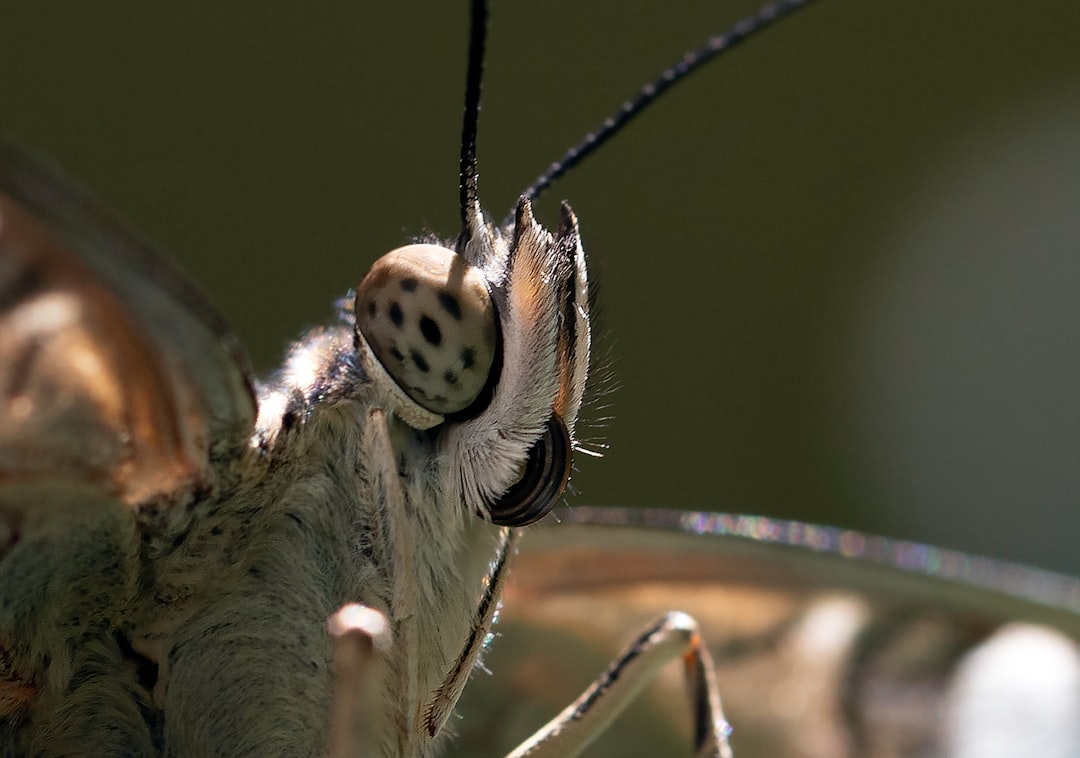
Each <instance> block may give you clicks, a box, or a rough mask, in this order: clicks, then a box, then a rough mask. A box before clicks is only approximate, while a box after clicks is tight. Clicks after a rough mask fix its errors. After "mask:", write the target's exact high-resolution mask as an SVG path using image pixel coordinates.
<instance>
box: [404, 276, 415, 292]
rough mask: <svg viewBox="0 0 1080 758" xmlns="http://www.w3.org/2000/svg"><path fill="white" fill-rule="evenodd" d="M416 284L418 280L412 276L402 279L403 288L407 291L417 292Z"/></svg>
mask: <svg viewBox="0 0 1080 758" xmlns="http://www.w3.org/2000/svg"><path fill="white" fill-rule="evenodd" d="M416 285H417V281H416V280H415V279H413V278H412V277H411V276H407V277H405V278H404V279H402V280H401V289H403V290H405V291H406V292H415V291H416Z"/></svg>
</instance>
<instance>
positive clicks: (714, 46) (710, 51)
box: [503, 0, 813, 226]
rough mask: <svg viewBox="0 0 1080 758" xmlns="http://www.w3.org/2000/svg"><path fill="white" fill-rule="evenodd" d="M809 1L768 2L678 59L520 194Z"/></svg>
mask: <svg viewBox="0 0 1080 758" xmlns="http://www.w3.org/2000/svg"><path fill="white" fill-rule="evenodd" d="M811 2H813V0H779V1H778V2H774V3H769V4H768V5H765V6H762V7H761V8H759V9H758V11H757V12H756V13H754V14H753V15H752V16H747V17H746V18H744V19H742V20H741V21H739V22H738V23H736V24H735V26H733V27H732V28H731V31H729V32H727V33H725V34H720V35H717V36H715V37H710V38H709V40H708V41H707V42H706V43H705V44H704V45H703V46H702V47H701V48H700V49H699V50H696V51H694V52H692V53H687V54H686V55H684V56H683V58H682V60H680V61H679V62H678V63H676V64H675V65H674V66H672V67H671V68H669V69H667V70H665V71H664V73H662V74H660V76H658V77H657V78H656V79H655V80H654V81H652V82H650V83H649V84H646V85H645V86H644V87H642V88H641V91H640V92H638V94H637V96H636V97H634V98H633V99H632V100H627V101H626V102H625V103H623V105H622V108H620V109H619V111H618V113H616V114H615V115H613V116H610V117H609V118H607V119H606V120H605V121H604V123H603V124H602V125H601V126H600V128H599V129H597V130H596V131H593V132H590V133H589V134H587V135H585V138H584V139H583V140H581V142H579V143H578V144H576V145H574V146H573V147H572V148H570V149H569V150H567V151H566V154H565V155H563V156H562V157H561V158H559V160H557V161H555V162H554V163H552V164H551V166H550V167H549V168H548V170H547V171H545V172H544V173H543V174H541V175H540V176H538V177H537V178H536V181H534V182H533V183H532V184H530V185H529V187H528V188H527V189H526V190H525V191H524V192H522V193H521V194H522V195H523V196H524V197H527V198H529V199H530V200H535V199H536V198H538V197H539V196H540V195H541V194H543V193H544V191H545V190H547V189H548V188H549V187H551V185H552V184H554V183H555V181H556V180H557V179H558V178H559V177H561V176H562V175H563V174H565V173H566V172H567V171H569V170H570V169H572V168H573V167H574V166H576V165H577V164H579V163H581V161H583V160H584V159H585V157H586V156H587V155H588V154H589V153H591V152H593V151H594V150H596V148H598V147H600V145H602V144H604V143H605V142H607V141H608V140H609V139H611V138H612V137H613V136H615V134H616V133H618V132H620V131H622V129H623V128H624V127H625V126H626V125H627V124H629V123H630V122H631V121H632V120H633V119H634V118H636V117H637V116H640V115H641V112H642V111H644V110H645V109H646V108H648V107H649V106H650V105H652V104H653V103H655V102H656V101H657V100H658V99H659V98H660V96H661V95H663V94H664V93H665V92H667V91H668V90H669V89H671V87H672V86H674V85H675V84H678V83H679V82H681V81H683V80H684V79H686V77H688V76H689V75H690V74H692V73H694V72H695V71H697V70H698V69H699V68H701V67H702V66H704V65H705V64H706V63H708V62H709V61H711V60H713V59H714V58H716V57H717V56H719V55H720V54H721V53H723V52H726V51H728V50H731V49H732V48H733V47H735V46H737V45H738V44H739V43H740V42H743V41H745V40H746V39H748V38H749V37H751V36H752V35H753V34H754V33H756V32H759V31H761V30H763V29H765V28H766V27H768V26H771V25H772V24H773V23H775V22H776V21H779V20H780V19H782V18H784V17H785V16H788V15H790V14H791V13H793V12H795V11H797V10H799V9H800V8H802V7H804V6H806V5H809V4H810V3H811ZM512 219H513V214H511V215H510V216H508V217H507V218H506V219H505V220H504V221H503V225H504V226H505V225H508V224H509V223H510V222H511V221H512Z"/></svg>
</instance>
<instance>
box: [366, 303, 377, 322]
mask: <svg viewBox="0 0 1080 758" xmlns="http://www.w3.org/2000/svg"><path fill="white" fill-rule="evenodd" d="M367 312H368V315H369V316H371V317H372V318H375V314H376V313H377V312H378V308H377V307H376V306H375V301H374V300H368V304H367Z"/></svg>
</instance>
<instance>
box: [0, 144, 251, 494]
mask: <svg viewBox="0 0 1080 758" xmlns="http://www.w3.org/2000/svg"><path fill="white" fill-rule="evenodd" d="M254 414H255V404H254V396H253V392H252V388H251V382H250V379H249V371H248V364H247V359H246V356H245V354H244V351H243V349H242V348H241V346H240V344H239V342H238V341H237V340H236V338H235V337H234V336H233V335H232V334H231V333H230V332H229V330H228V329H227V327H226V325H225V323H224V321H223V320H222V318H221V317H220V316H219V315H218V314H217V313H216V312H215V311H214V310H213V309H212V308H211V307H210V306H209V304H208V303H207V302H206V300H205V299H204V298H203V296H202V295H201V294H200V293H199V291H198V290H197V289H196V288H195V287H194V286H193V285H192V284H191V283H190V282H189V281H188V280H187V279H186V278H185V277H184V276H183V274H182V273H181V272H180V271H179V270H178V269H177V268H176V267H175V266H174V265H173V264H172V263H171V262H170V261H169V260H167V259H166V258H165V257H163V256H162V255H161V254H159V253H158V252H157V251H155V250H154V249H153V248H152V247H150V246H149V245H147V244H146V243H144V242H143V241H141V240H140V239H138V238H137V237H136V236H135V235H134V234H133V233H132V232H130V231H129V230H128V229H127V227H126V225H125V224H124V223H123V221H122V220H121V219H120V218H118V217H117V216H115V215H114V214H112V213H111V212H110V211H109V210H107V209H106V208H105V207H104V206H102V205H101V204H100V203H98V202H97V201H95V200H94V199H93V198H92V197H91V196H90V195H89V194H88V193H86V192H85V191H84V190H82V189H80V188H79V187H77V186H76V185H75V184H73V183H72V182H71V181H69V180H68V179H66V178H65V177H63V176H62V175H61V174H60V172H58V171H57V170H56V169H55V168H54V167H53V166H51V165H49V164H48V163H47V162H46V161H45V160H44V159H41V158H39V157H37V156H34V155H32V154H31V153H29V152H27V151H25V150H23V149H21V148H18V147H16V146H13V145H10V144H7V143H3V142H0V487H2V488H5V489H8V490H9V491H10V488H12V487H14V488H25V487H26V486H28V485H29V486H36V485H37V484H49V485H53V484H55V483H57V482H70V483H76V484H80V485H85V484H88V485H91V486H92V487H94V488H96V489H100V490H102V491H104V492H105V493H107V494H109V495H112V496H115V497H117V498H119V499H121V500H123V501H124V502H126V503H128V504H129V505H135V504H146V503H155V502H156V503H162V502H170V501H177V500H183V499H184V498H186V497H188V496H189V495H190V494H191V493H193V492H196V491H199V490H200V489H205V488H207V487H210V486H213V484H214V482H215V477H216V474H217V473H218V472H217V471H216V470H215V467H216V466H217V464H218V463H220V462H223V461H228V460H231V459H232V457H234V456H235V455H236V453H237V451H238V450H239V449H240V448H241V446H242V445H243V444H244V443H245V442H246V440H247V439H248V437H249V435H250V431H251V428H252V425H253V423H254ZM17 499H18V498H16V500H17ZM9 501H10V499H9ZM16 508H17V507H16Z"/></svg>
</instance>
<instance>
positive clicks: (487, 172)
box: [283, 105, 700, 649]
mask: <svg viewBox="0 0 1080 758" xmlns="http://www.w3.org/2000/svg"><path fill="white" fill-rule="evenodd" d="M489 107H490V105H489ZM491 173H493V172H492V171H491V170H490V169H487V170H486V174H485V178H487V176H488V175H489V174H491ZM283 333H284V332H283ZM681 447H685V448H688V449H692V448H693V447H694V446H693V445H691V444H689V443H682V445H681ZM699 447H700V445H699ZM648 479H649V478H648V477H647V478H646V480H648ZM496 649H497V648H496Z"/></svg>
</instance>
